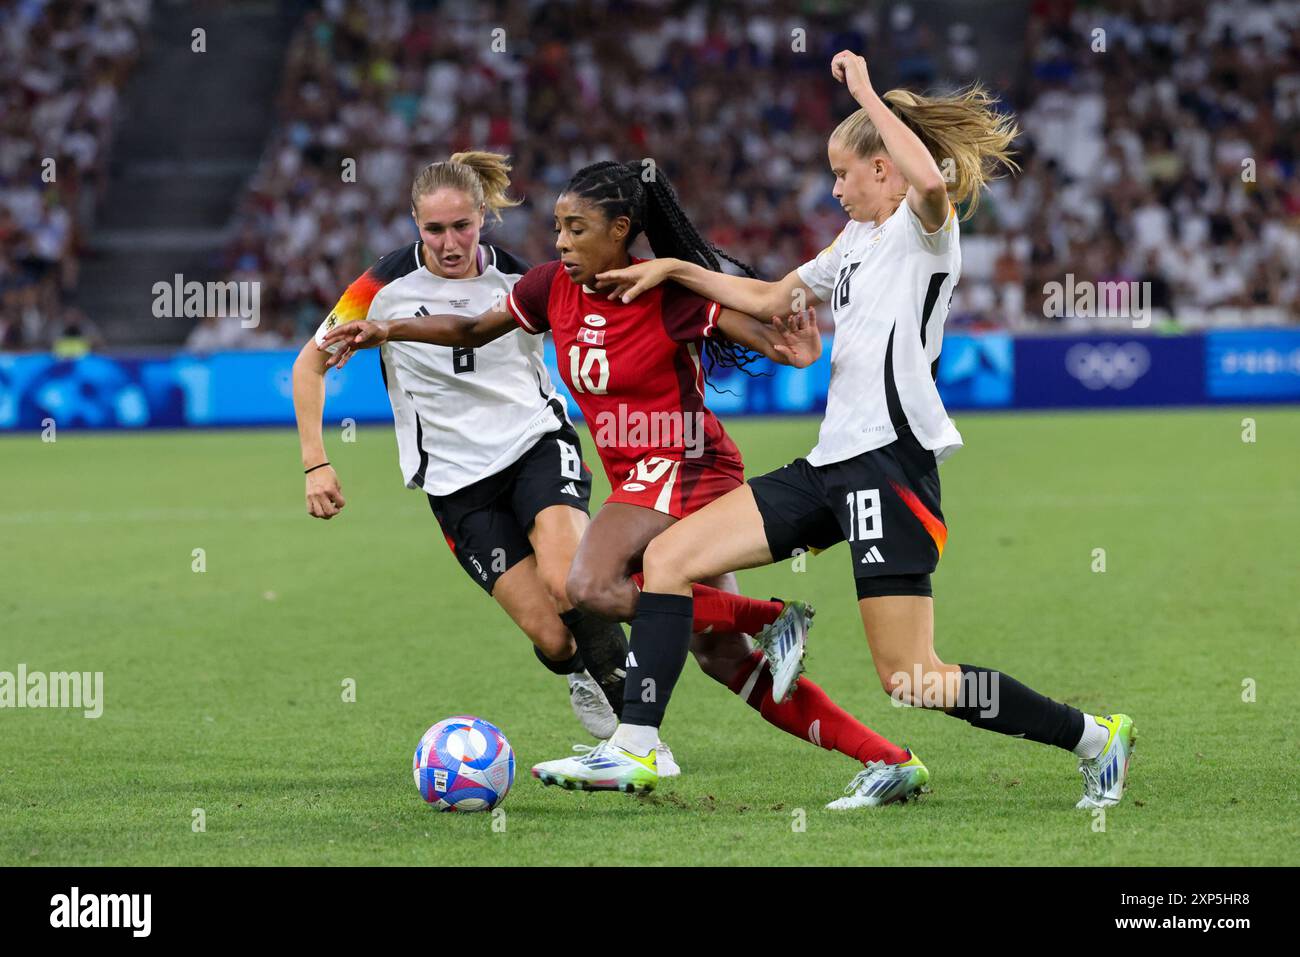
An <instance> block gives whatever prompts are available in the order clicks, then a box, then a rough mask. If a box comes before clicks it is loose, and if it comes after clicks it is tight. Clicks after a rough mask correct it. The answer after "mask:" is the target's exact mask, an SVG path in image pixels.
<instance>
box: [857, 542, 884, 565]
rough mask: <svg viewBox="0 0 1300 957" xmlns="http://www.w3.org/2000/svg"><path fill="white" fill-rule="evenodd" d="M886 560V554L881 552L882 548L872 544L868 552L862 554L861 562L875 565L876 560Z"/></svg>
mask: <svg viewBox="0 0 1300 957" xmlns="http://www.w3.org/2000/svg"><path fill="white" fill-rule="evenodd" d="M884 560H885V556H884V555H882V554H880V549H879V548H877V547H876V546H875V545H872V546H871V547H870V548H868V549H867V553H866V554H865V555H863V556H862V561H861V562H860V563H859V564H862V565H874V564H875V563H876V562H883V561H884Z"/></svg>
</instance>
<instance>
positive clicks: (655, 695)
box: [622, 592, 695, 728]
mask: <svg viewBox="0 0 1300 957" xmlns="http://www.w3.org/2000/svg"><path fill="white" fill-rule="evenodd" d="M694 604H695V603H694V601H693V600H692V598H691V596H690V595H661V594H657V593H655V592H642V593H641V597H640V598H639V599H637V605H636V617H635V618H633V619H632V640H631V642H630V644H631V650H630V651H629V652H628V657H627V682H626V684H625V685H624V692H623V694H624V696H625V697H624V699H623V701H624V703H623V717H622V720H623V723H624V724H643V725H650V726H652V727H655V728H657V727H659V725H660V724H661V723H662V722H663V720H664V711H665V710H666V709H667V707H668V699H669V698H670V697H671V696H672V693H673V686H674V685H676V684H677V679H678V677H680V676H681V673H682V668H683V667H685V665H686V655H687V653H688V652H689V651H690V647H691V619H692V617H693V611H692V609H693V607H694Z"/></svg>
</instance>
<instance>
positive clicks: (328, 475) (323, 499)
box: [307, 465, 347, 518]
mask: <svg viewBox="0 0 1300 957" xmlns="http://www.w3.org/2000/svg"><path fill="white" fill-rule="evenodd" d="M346 504H347V502H345V501H344V500H343V489H342V488H340V487H339V477H338V474H337V473H336V472H335V471H334V468H333V466H330V465H326V466H325V467H324V468H319V469H316V470H315V471H312V472H309V473H308V474H307V513H308V514H309V515H311V517H312V518H333V517H334V516H335V515H337V514H338V513H339V512H341V511H342V510H343V506H344V505H346Z"/></svg>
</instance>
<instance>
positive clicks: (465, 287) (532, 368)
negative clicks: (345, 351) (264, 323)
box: [316, 242, 567, 495]
mask: <svg viewBox="0 0 1300 957" xmlns="http://www.w3.org/2000/svg"><path fill="white" fill-rule="evenodd" d="M422 245H423V244H422V243H420V242H415V243H411V244H410V245H407V246H403V247H402V248H401V249H398V250H396V251H394V252H391V253H389V254H388V255H387V256H384V257H383V258H382V259H380V260H379V261H378V262H377V263H375V264H374V265H373V266H371V267H370V268H369V269H368V270H366V272H365V274H364V275H362V276H361V277H360V278H359V279H357V280H356V281H355V282H354V283H352V285H350V286H349V287H348V289H347V291H346V292H345V293H344V294H343V297H342V298H341V299H340V300H339V302H338V304H337V305H336V306H335V307H334V309H333V311H332V312H331V313H330V315H329V318H328V319H326V320H325V321H324V322H323V323H321V326H320V328H319V329H317V330H316V341H317V342H318V343H319V342H321V341H322V340H323V339H324V336H325V333H326V332H327V331H329V330H330V329H333V328H334V327H335V326H337V325H340V324H342V323H347V322H355V321H357V320H359V319H369V320H370V321H371V322H384V321H386V320H390V319H400V318H403V317H406V316H416V315H446V314H453V313H454V314H456V315H462V316H477V315H479V314H480V313H484V312H487V311H488V310H489V309H492V308H494V307H501V306H502V305H503V303H504V302H505V299H506V297H507V296H508V295H509V294H510V290H511V288H512V287H513V286H514V284H515V282H516V281H517V280H518V279H519V277H520V276H521V275H523V274H524V272H526V271H527V269H528V267H527V266H525V265H524V264H523V263H522V262H520V261H519V260H517V259H515V258H514V257H513V256H511V255H510V254H509V253H506V252H505V251H503V250H501V249H498V248H496V247H495V246H489V245H486V244H484V245H480V246H479V251H478V256H479V275H478V276H475V277H474V278H472V279H443V278H441V277H439V276H436V275H434V274H433V273H432V272H430V271H429V269H428V268H426V267H425V265H424V262H423V259H422V257H421V249H422ZM379 352H380V355H379V360H380V370H381V372H382V373H383V376H384V385H385V386H386V387H387V388H388V399H389V401H390V402H391V403H392V405H393V426H394V428H395V429H396V430H397V452H398V458H399V460H400V463H401V468H402V477H403V478H404V479H405V480H406V485H407V487H408V488H421V489H424V490H425V491H426V492H429V493H430V494H432V495H449V494H451V493H452V492H455V491H456V490H458V489H462V488H464V487H465V486H467V485H469V484H471V483H473V482H477V481H478V480H479V479H482V478H486V477H487V476H489V475H494V474H495V473H497V472H499V471H501V470H502V469H504V468H506V467H507V466H508V465H511V464H512V463H513V462H515V461H516V460H517V459H518V458H519V457H520V456H521V455H523V453H524V452H526V451H527V450H528V449H529V448H531V447H532V446H533V445H534V444H535V443H536V441H537V438H538V436H541V435H544V434H546V433H548V432H554V431H556V430H557V429H559V428H560V426H561V424H562V423H563V422H564V421H566V415H567V414H566V412H565V411H564V404H563V402H562V401H561V400H560V399H559V398H558V397H557V396H556V393H555V389H554V387H553V386H552V385H551V379H550V376H549V375H548V374H547V372H546V365H545V363H544V362H543V359H542V337H541V336H530V335H528V334H527V333H525V332H523V331H522V330H520V329H515V330H513V331H511V332H508V333H506V334H505V335H504V336H502V337H501V338H500V339H496V340H494V341H492V342H489V343H488V344H487V345H485V346H479V347H478V348H476V349H452V348H450V347H447V346H435V345H430V344H429V343H426V342H385V343H384V344H383V345H382V346H380V348H379Z"/></svg>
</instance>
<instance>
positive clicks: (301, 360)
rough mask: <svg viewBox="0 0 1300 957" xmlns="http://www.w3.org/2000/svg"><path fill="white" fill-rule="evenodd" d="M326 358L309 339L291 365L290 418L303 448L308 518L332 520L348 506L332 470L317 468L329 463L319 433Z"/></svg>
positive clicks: (332, 468) (329, 466)
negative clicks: (294, 424) (292, 416)
mask: <svg viewBox="0 0 1300 957" xmlns="http://www.w3.org/2000/svg"><path fill="white" fill-rule="evenodd" d="M327 358H329V357H328V356H327V355H326V353H324V352H321V351H320V350H319V349H318V348H316V341H315V339H311V340H308V342H307V344H306V345H305V346H303V347H302V351H301V352H299V353H298V358H297V359H296V360H295V361H294V363H293V414H294V417H295V418H297V420H298V445H299V446H300V447H301V448H302V467H303V471H305V472H306V473H307V514H308V515H311V516H312V517H313V518H333V517H334V516H335V515H337V514H338V513H339V512H340V511H341V510H342V508H343V506H344V505H345V504H347V503H346V502H345V501H344V500H343V489H342V488H340V487H339V477H338V474H337V473H336V472H335V471H334V467H333V466H331V465H325V466H324V467H321V468H318V466H320V465H321V464H322V463H324V462H328V461H329V458H328V456H326V454H325V440H324V437H323V435H322V430H321V415H322V414H323V412H324V409H325V360H326V359H327ZM308 469H310V471H307V470H308Z"/></svg>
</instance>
